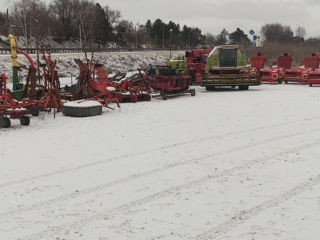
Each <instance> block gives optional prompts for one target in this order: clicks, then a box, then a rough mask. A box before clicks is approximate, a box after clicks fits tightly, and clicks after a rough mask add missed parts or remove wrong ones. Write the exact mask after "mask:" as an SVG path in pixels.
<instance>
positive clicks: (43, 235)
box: [19, 140, 320, 240]
mask: <svg viewBox="0 0 320 240" xmlns="http://www.w3.org/2000/svg"><path fill="white" fill-rule="evenodd" d="M319 144H320V140H317V141H314V142H312V143H309V144H304V145H300V146H299V147H295V148H291V149H290V150H286V151H283V152H281V153H276V154H274V155H272V156H269V157H263V158H259V159H254V160H250V161H247V162H245V163H242V164H240V165H237V166H235V167H232V168H229V169H226V170H224V171H222V172H220V173H214V174H209V175H206V176H203V177H201V178H198V179H195V180H193V181H190V182H187V183H185V184H182V185H178V186H173V187H170V188H167V189H164V190H162V191H160V192H157V193H154V194H151V195H149V196H146V197H144V198H141V199H138V200H134V201H130V202H128V203H125V204H121V205H119V206H116V207H113V208H111V209H109V210H107V211H105V212H103V213H97V214H94V215H92V216H89V217H86V218H82V219H80V220H76V221H73V222H71V223H70V224H67V223H65V224H63V225H56V226H49V227H48V228H49V229H48V230H45V231H42V232H39V233H36V234H32V235H29V236H25V237H22V238H19V239H20V240H22V239H24V240H35V239H51V238H53V237H56V236H57V235H61V234H63V233H65V232H70V231H71V229H73V230H74V229H80V228H81V227H83V226H85V225H87V224H88V223H90V222H94V221H98V220H102V219H104V220H110V219H112V218H113V217H114V215H116V214H119V213H120V212H123V211H127V210H129V209H132V208H135V207H140V206H143V205H145V204H148V203H151V202H153V201H156V200H158V199H161V198H164V197H167V196H170V195H175V193H176V192H180V191H182V190H186V189H190V188H193V187H197V186H199V185H201V184H204V183H206V182H209V181H212V180H215V179H218V178H223V177H226V176H229V175H231V174H233V173H234V172H236V171H241V170H245V169H247V168H250V167H253V166H255V165H258V164H264V163H265V162H266V161H267V160H272V159H274V158H276V157H279V156H281V155H286V154H290V153H295V152H296V151H299V150H304V149H308V148H310V147H313V146H315V145H319ZM309 182H310V181H307V182H306V183H304V184H302V186H305V185H306V186H309V185H311V184H313V185H316V184H318V183H320V176H319V177H317V178H316V179H315V180H313V181H311V183H309ZM313 185H311V186H313ZM299 186H300V185H299ZM299 186H298V187H295V188H294V189H293V190H291V191H289V193H286V194H283V195H284V196H286V195H288V196H291V195H292V194H294V193H295V192H297V190H298V189H300V188H301V187H299ZM305 188H307V187H304V189H305ZM295 189H297V190H295ZM300 191H301V190H300ZM301 192H303V191H301ZM290 194H291V195H290ZM296 195H297V193H296ZM281 196H282V195H281ZM283 198H285V197H283ZM278 199H279V197H278V198H276V200H278ZM276 200H274V199H273V200H271V201H272V203H273V204H274V202H276ZM278 201H279V200H278ZM269 202H270V201H268V202H267V203H265V204H262V205H261V206H269V205H270V204H269ZM259 206H260V205H259ZM256 208H257V207H256ZM254 211H256V210H252V212H254ZM198 237H201V236H200V235H199V236H198Z"/></svg>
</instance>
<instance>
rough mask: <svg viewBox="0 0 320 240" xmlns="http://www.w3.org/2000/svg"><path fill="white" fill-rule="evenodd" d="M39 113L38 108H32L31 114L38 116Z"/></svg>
mask: <svg viewBox="0 0 320 240" xmlns="http://www.w3.org/2000/svg"><path fill="white" fill-rule="evenodd" d="M39 114H40V111H39V109H34V110H32V111H31V115H32V116H34V117H38V116H39Z"/></svg>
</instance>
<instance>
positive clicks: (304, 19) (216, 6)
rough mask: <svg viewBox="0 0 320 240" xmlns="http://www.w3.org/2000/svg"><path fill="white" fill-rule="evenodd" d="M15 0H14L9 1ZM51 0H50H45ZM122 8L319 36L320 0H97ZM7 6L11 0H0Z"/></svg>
mask: <svg viewBox="0 0 320 240" xmlns="http://www.w3.org/2000/svg"><path fill="white" fill-rule="evenodd" d="M9 1H12V0H9ZM46 1H47V2H50V0H46ZM96 1H97V2H99V3H100V4H101V5H103V6H104V5H109V6H110V7H111V8H113V9H119V10H120V11H121V13H122V16H123V18H124V19H128V20H131V21H133V22H139V23H145V22H146V21H147V19H151V20H155V19H157V18H161V19H162V20H164V21H166V22H167V21H169V20H173V21H175V22H178V23H180V24H181V25H183V24H187V25H189V26H197V27H199V28H200V29H201V30H202V31H203V32H205V33H206V32H211V33H214V34H218V33H219V32H220V31H221V30H222V29H223V28H226V29H227V30H228V31H229V32H231V31H234V30H235V29H236V28H237V27H240V28H241V29H243V30H244V31H245V32H248V31H249V30H250V29H254V30H255V31H259V30H260V28H261V26H262V25H263V24H265V23H272V22H280V23H283V24H286V25H290V26H291V27H292V29H293V30H294V29H295V28H296V27H297V26H298V25H299V26H304V27H305V28H306V30H307V34H308V36H309V37H310V36H311V37H316V36H320V28H319V26H318V25H319V23H320V17H319V13H320V0H96ZM0 3H1V5H0V7H2V9H5V8H6V7H7V6H8V0H0Z"/></svg>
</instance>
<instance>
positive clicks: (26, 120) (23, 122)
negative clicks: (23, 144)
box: [20, 116, 30, 126]
mask: <svg viewBox="0 0 320 240" xmlns="http://www.w3.org/2000/svg"><path fill="white" fill-rule="evenodd" d="M20 123H21V125H22V126H29V124H30V118H29V117H28V116H22V117H21V118H20Z"/></svg>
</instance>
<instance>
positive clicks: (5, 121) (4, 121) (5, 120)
mask: <svg viewBox="0 0 320 240" xmlns="http://www.w3.org/2000/svg"><path fill="white" fill-rule="evenodd" d="M1 124H2V127H3V128H9V127H11V120H10V118H8V117H4V118H3V119H2V123H1Z"/></svg>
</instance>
